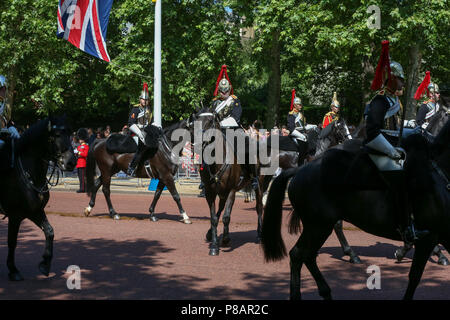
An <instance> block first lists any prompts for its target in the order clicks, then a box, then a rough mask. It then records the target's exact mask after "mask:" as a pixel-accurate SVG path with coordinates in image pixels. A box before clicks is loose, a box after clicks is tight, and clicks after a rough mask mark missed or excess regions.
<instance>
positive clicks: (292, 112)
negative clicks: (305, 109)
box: [289, 110, 298, 114]
mask: <svg viewBox="0 0 450 320" xmlns="http://www.w3.org/2000/svg"><path fill="white" fill-rule="evenodd" d="M294 113H298V112H296V111H295V110H292V111H290V112H289V114H294Z"/></svg>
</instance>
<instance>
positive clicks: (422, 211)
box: [262, 122, 450, 299]
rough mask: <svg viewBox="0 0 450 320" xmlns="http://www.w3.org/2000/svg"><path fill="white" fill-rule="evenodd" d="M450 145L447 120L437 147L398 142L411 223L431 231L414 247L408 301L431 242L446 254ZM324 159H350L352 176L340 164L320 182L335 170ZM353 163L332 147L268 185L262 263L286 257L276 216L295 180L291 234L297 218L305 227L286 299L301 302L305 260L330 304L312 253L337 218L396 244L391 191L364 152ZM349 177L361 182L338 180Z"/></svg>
mask: <svg viewBox="0 0 450 320" xmlns="http://www.w3.org/2000/svg"><path fill="white" fill-rule="evenodd" d="M449 145H450V122H447V124H446V125H445V127H444V128H443V129H442V132H441V133H440V134H439V136H438V137H437V138H436V141H435V142H434V144H431V143H429V142H428V141H427V140H426V139H425V138H424V136H422V135H420V134H413V135H410V136H409V137H407V138H406V139H404V140H403V143H402V146H403V148H404V149H405V150H406V152H407V155H406V160H405V165H404V168H405V171H406V174H407V177H408V183H407V186H408V192H409V194H410V199H411V206H412V208H413V212H414V213H415V214H414V217H415V223H416V226H417V227H418V228H419V229H423V230H429V231H430V234H429V235H428V236H426V237H424V238H422V239H421V240H418V241H417V242H416V244H415V252H414V258H413V262H412V266H411V269H410V273H409V283H408V288H407V290H406V293H405V296H404V298H405V299H412V298H413V295H414V292H415V289H416V288H417V285H418V284H419V282H420V278H421V276H422V273H423V270H424V268H425V265H426V263H427V260H428V258H429V257H430V254H431V252H432V250H433V248H434V247H435V246H436V244H438V243H441V244H442V245H444V247H445V248H446V249H447V250H449V249H450V233H449V230H450V195H449V192H448V188H449V185H448V183H449V182H448V180H447V179H446V177H445V175H444V174H443V173H442V170H441V169H443V170H446V169H448V166H449V163H450V152H448V150H449V149H448V148H449ZM430 150H433V151H434V152H433V153H432V152H430ZM328 156H330V157H331V158H332V159H333V160H338V161H339V159H341V160H340V164H344V163H348V162H349V161H350V162H351V163H352V165H351V166H350V168H351V171H348V170H346V169H348V168H349V166H347V167H345V166H343V167H342V168H341V171H340V172H339V173H337V175H336V176H335V177H333V178H334V179H332V181H330V180H329V179H324V178H323V176H322V175H326V174H327V173H329V172H330V170H332V169H333V168H332V166H331V167H330V165H331V164H332V162H330V161H327V157H328ZM333 156H334V157H333ZM354 160H355V156H354V155H352V154H351V153H349V152H346V151H342V150H336V149H331V150H329V151H327V152H326V153H325V155H324V157H322V158H320V159H317V160H315V161H313V162H310V163H308V164H307V165H305V166H303V167H301V168H295V169H289V170H286V171H285V172H284V173H282V174H281V175H280V176H278V177H277V178H276V179H275V181H274V182H273V184H272V186H271V189H270V192H269V198H268V201H267V205H266V208H265V213H264V219H263V227H262V246H263V250H264V255H265V259H266V261H275V260H279V259H281V258H283V256H285V255H286V248H285V245H284V242H283V239H282V237H281V231H280V229H281V211H282V202H283V199H284V194H285V189H286V185H287V183H288V180H289V178H290V177H292V176H293V178H292V180H291V182H290V184H289V189H288V194H289V199H290V202H291V204H292V206H293V207H294V211H293V214H292V216H291V220H290V223H289V231H290V232H291V233H297V232H299V231H300V221H301V222H302V224H303V232H302V234H301V236H300V239H299V240H298V241H297V243H296V244H295V246H294V247H293V248H292V250H291V251H290V252H289V256H290V266H291V285H290V297H291V299H300V298H301V293H300V279H301V278H300V270H301V268H302V265H303V263H304V264H305V265H306V267H307V268H308V270H309V271H310V272H311V274H312V276H313V277H314V279H315V281H316V283H317V286H318V289H319V294H320V295H321V296H322V297H323V298H325V299H331V290H330V288H329V286H328V284H327V283H326V281H325V279H324V278H323V276H322V274H321V273H320V270H319V268H318V266H317V263H316V256H317V252H318V250H319V249H320V248H321V247H322V245H323V244H324V242H325V241H326V239H327V238H328V237H329V235H330V234H331V232H332V230H333V227H334V225H335V223H336V221H338V220H341V219H342V220H345V221H348V222H350V223H352V224H354V225H356V226H357V227H359V228H360V229H362V230H364V231H366V232H369V233H371V234H375V235H377V236H380V237H385V238H389V239H393V240H397V241H401V237H400V234H399V232H398V231H397V225H396V223H395V216H396V215H395V210H396V208H397V204H396V201H395V199H394V197H393V196H392V193H391V192H387V189H386V188H385V187H383V185H384V182H383V180H382V179H381V178H380V175H379V172H378V171H377V169H376V168H375V167H374V165H373V163H371V162H370V159H369V158H368V157H367V155H366V157H361V158H360V161H354ZM439 167H443V168H441V169H439ZM349 174H353V177H360V179H359V181H354V180H350V179H347V180H343V178H345V177H348V176H349ZM348 181H351V182H352V184H349V183H348ZM424 186H427V187H424ZM328 190H333V192H328Z"/></svg>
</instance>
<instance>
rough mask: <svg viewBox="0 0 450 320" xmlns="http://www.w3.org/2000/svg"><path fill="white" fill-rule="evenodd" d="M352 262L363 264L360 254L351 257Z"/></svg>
mask: <svg viewBox="0 0 450 320" xmlns="http://www.w3.org/2000/svg"><path fill="white" fill-rule="evenodd" d="M350 263H353V264H362V261H361V259H360V258H359V257H358V256H355V257H350Z"/></svg>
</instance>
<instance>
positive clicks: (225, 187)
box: [191, 109, 263, 256]
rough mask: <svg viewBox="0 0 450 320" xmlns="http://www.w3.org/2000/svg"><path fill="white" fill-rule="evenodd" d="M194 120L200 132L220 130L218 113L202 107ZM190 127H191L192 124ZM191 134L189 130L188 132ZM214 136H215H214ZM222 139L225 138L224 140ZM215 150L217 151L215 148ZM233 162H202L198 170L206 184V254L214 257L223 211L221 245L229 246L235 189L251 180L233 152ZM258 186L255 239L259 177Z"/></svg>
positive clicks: (259, 205) (259, 203) (258, 207)
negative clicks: (207, 209) (207, 214)
mask: <svg viewBox="0 0 450 320" xmlns="http://www.w3.org/2000/svg"><path fill="white" fill-rule="evenodd" d="M194 120H198V121H200V122H201V128H202V130H203V132H205V131H207V130H208V129H217V130H220V124H219V121H218V119H217V115H216V114H215V113H213V112H211V111H209V110H206V109H204V110H202V111H200V112H198V113H197V114H196V115H195V116H194ZM191 128H192V127H191ZM191 135H192V131H191ZM216 139H217V137H216ZM224 140H225V139H224ZM227 143H229V142H225V143H222V146H223V154H224V155H225V156H226V152H227ZM207 146H208V144H207V143H205V142H204V143H203V144H202V151H204V150H205V148H206V147H207ZM216 151H217V150H216ZM230 158H232V161H228V162H227V161H225V162H224V163H214V164H208V165H205V164H203V165H202V169H201V170H200V177H201V180H202V182H203V184H204V186H205V198H206V201H207V202H208V206H209V211H210V217H211V219H210V222H211V226H210V229H209V230H208V232H207V234H206V239H207V240H208V241H210V242H211V244H210V250H209V255H211V256H216V255H218V254H219V241H218V236H217V226H218V224H219V219H220V215H221V213H222V211H223V210H224V209H225V211H224V215H223V217H222V221H223V225H224V227H223V236H222V246H228V245H229V243H230V240H231V239H230V235H229V225H230V217H231V211H232V209H233V204H234V200H235V197H236V192H237V191H239V190H241V189H243V188H245V187H246V186H248V185H249V184H250V183H251V179H250V177H249V176H248V175H246V174H245V173H244V171H243V168H242V166H241V164H239V163H238V161H237V156H236V155H233V156H232V157H230ZM258 182H259V186H258V188H257V190H256V191H255V198H256V199H255V200H256V211H257V214H258V228H257V242H259V241H260V238H261V226H262V213H263V205H262V192H261V190H262V189H261V179H259V181H258ZM217 196H218V197H219V208H218V210H217V211H216V203H215V202H216V198H217Z"/></svg>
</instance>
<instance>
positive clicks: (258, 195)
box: [255, 188, 263, 243]
mask: <svg viewBox="0 0 450 320" xmlns="http://www.w3.org/2000/svg"><path fill="white" fill-rule="evenodd" d="M262 198H263V191H262V190H261V188H258V189H257V190H255V200H256V213H257V214H258V228H257V229H256V243H260V242H261V233H262V216H263V200H262Z"/></svg>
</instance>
